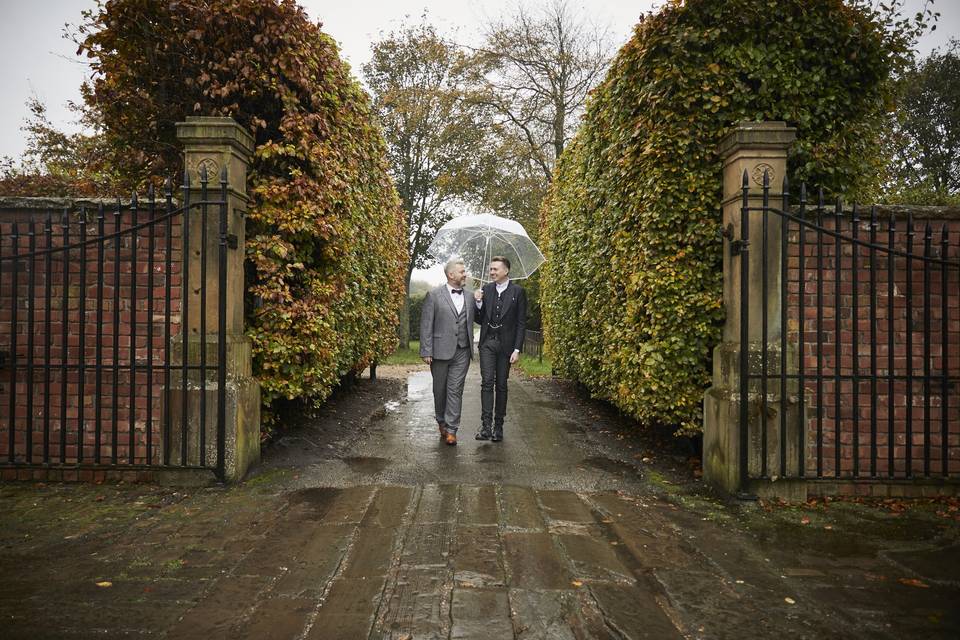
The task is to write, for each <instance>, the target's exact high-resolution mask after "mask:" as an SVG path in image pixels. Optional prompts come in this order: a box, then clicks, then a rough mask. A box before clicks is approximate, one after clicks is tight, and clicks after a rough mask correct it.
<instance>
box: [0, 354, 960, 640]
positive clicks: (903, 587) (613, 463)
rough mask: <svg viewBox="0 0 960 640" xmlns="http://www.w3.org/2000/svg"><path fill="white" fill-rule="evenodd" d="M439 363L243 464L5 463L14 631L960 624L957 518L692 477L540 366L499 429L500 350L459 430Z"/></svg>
mask: <svg viewBox="0 0 960 640" xmlns="http://www.w3.org/2000/svg"><path fill="white" fill-rule="evenodd" d="M388 382H390V381H385V382H383V383H376V384H387V383H388ZM429 382H430V381H429V374H428V373H424V372H417V373H413V374H412V375H411V376H410V378H409V380H408V381H407V382H406V384H405V386H404V385H403V384H401V383H400V382H397V381H393V382H392V384H394V385H395V386H396V387H397V389H399V390H400V391H401V393H400V397H397V398H391V399H388V400H387V402H386V403H385V404H383V406H382V407H381V409H380V410H379V411H377V412H375V413H374V414H373V416H372V418H371V419H370V420H366V419H365V417H364V418H363V419H360V418H358V416H356V415H353V414H352V412H351V409H350V402H349V397H347V398H346V399H343V398H341V400H340V402H339V404H337V407H338V408H337V410H338V411H340V412H341V413H342V414H343V420H342V421H340V422H337V421H335V420H334V421H331V420H329V419H328V420H327V424H334V425H336V424H339V427H338V428H337V429H336V430H334V431H331V430H329V429H326V430H325V431H323V432H320V431H317V430H313V431H312V430H311V428H310V426H309V424H307V425H305V426H303V427H300V428H298V429H296V430H293V431H292V432H291V433H290V434H289V435H288V436H286V437H285V438H283V439H282V440H281V441H280V443H279V444H278V445H277V446H275V447H273V448H271V449H270V450H269V451H268V453H267V455H266V457H265V460H264V462H263V463H262V465H261V466H260V468H259V469H258V470H257V471H256V472H255V473H254V474H253V475H252V477H250V478H249V479H248V480H247V481H246V482H244V483H242V484H240V485H237V486H232V487H207V488H194V489H187V488H179V489H177V488H169V487H149V486H130V485H125V486H124V485H100V486H94V485H39V486H37V485H30V484H22V483H21V484H7V485H0V497H2V507H3V509H2V515H0V527H2V528H0V550H2V556H0V570H2V575H3V581H2V583H0V615H2V618H0V637H3V638H8V639H10V638H30V639H41V638H88V637H89V638H127V637H157V638H204V639H210V638H231V639H234V638H251V639H258V640H259V639H268V638H277V639H301V638H309V639H341V638H343V639H351V638H392V639H395V640H400V639H407V640H413V639H417V640H420V639H424V640H426V639H434V638H445V639H448V638H449V639H453V638H457V639H466V638H471V639H472V638H476V639H488V638H489V639H500V638H506V639H509V638H519V639H548V638H549V639H554V638H556V639H568V638H569V639H574V638H576V639H581V638H630V639H633V638H667V639H669V638H770V637H780V638H907V637H916V638H955V637H960V614H958V609H960V577H958V576H960V572H958V565H960V553H958V549H960V546H958V541H957V538H958V536H957V531H956V525H955V524H954V525H950V526H946V527H941V526H940V525H939V524H937V523H936V522H933V523H931V522H930V521H926V520H924V521H921V522H919V523H914V522H912V521H906V520H901V521H897V522H896V523H894V524H893V525H890V524H889V523H887V522H886V521H883V522H881V521H880V520H878V516H871V515H869V514H862V513H859V512H858V513H853V514H852V515H850V516H849V517H847V518H844V517H842V513H841V515H840V516H836V517H833V516H831V517H832V518H833V519H831V520H829V521H827V520H824V521H822V522H821V521H816V522H814V523H812V524H813V526H806V527H802V526H800V525H789V524H788V523H787V522H786V520H787V519H789V518H792V516H790V517H789V518H783V517H780V518H779V519H777V518H778V516H769V517H768V516H766V515H765V514H764V513H763V512H762V511H760V510H758V509H757V508H755V507H754V508H753V509H752V511H751V510H750V509H747V508H744V507H739V506H736V505H730V504H727V503H724V502H722V501H718V500H715V499H711V498H709V497H703V496H698V495H697V494H696V492H694V493H691V494H685V493H684V492H678V491H674V490H671V488H670V482H668V481H665V480H663V479H662V478H660V479H659V481H658V480H657V474H656V473H655V472H653V471H651V472H649V473H644V472H643V470H642V469H638V467H637V466H636V465H637V462H636V460H635V458H636V456H634V455H632V453H633V452H632V451H631V450H629V449H628V447H626V445H624V444H623V442H621V441H620V440H618V439H617V438H616V437H613V435H610V434H608V435H607V436H605V435H604V434H605V433H607V430H599V431H598V430H593V429H592V426H591V424H590V418H588V417H587V415H586V414H585V412H584V409H583V407H582V405H581V404H578V402H577V401H575V400H574V399H572V398H567V397H565V395H564V392H563V390H562V389H560V390H557V389H553V392H552V393H547V391H550V389H549V385H550V384H551V383H548V382H534V381H531V380H529V379H523V378H522V377H519V376H515V377H514V378H513V379H512V380H511V393H512V395H511V398H510V415H509V416H508V421H507V424H506V429H505V441H504V442H503V443H499V444H494V443H489V442H478V441H475V440H474V439H473V438H472V434H473V431H474V430H475V428H476V426H477V425H476V418H475V416H476V414H477V413H478V411H479V397H478V395H479V394H478V387H479V376H478V372H477V371H476V367H473V368H472V369H471V372H470V377H469V378H468V381H467V385H468V391H467V394H466V397H465V402H464V406H465V407H466V409H467V411H465V416H464V426H463V427H462V430H461V433H460V435H461V442H460V444H459V445H458V446H457V447H449V446H446V445H444V444H442V443H441V442H440V440H439V436H438V433H437V430H436V425H435V423H434V422H433V420H432V397H431V395H430V386H429ZM366 384H368V385H372V384H374V383H370V382H367V383H366ZM545 390H546V391H545ZM331 411H333V410H332V409H331ZM471 411H472V413H473V415H466V414H467V413H470V412H471ZM328 418H329V416H328ZM813 517H814V518H818V517H820V516H818V515H817V514H816V513H814V514H813ZM771 519H772V520H771ZM796 519H799V515H798V516H797V518H796ZM824 522H829V524H824ZM901 522H903V523H905V524H901ZM880 531H882V532H883V534H882V535H880V534H879V533H878V532H880Z"/></svg>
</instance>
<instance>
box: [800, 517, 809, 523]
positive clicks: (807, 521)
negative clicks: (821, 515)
mask: <svg viewBox="0 0 960 640" xmlns="http://www.w3.org/2000/svg"><path fill="white" fill-rule="evenodd" d="M800 524H810V518H808V517H807V516H803V517H802V518H800Z"/></svg>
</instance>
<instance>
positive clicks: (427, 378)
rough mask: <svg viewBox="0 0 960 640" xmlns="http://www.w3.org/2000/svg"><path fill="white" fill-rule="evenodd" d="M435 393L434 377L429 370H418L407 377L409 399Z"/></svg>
mask: <svg viewBox="0 0 960 640" xmlns="http://www.w3.org/2000/svg"><path fill="white" fill-rule="evenodd" d="M432 393H433V377H432V376H431V375H430V372H429V371H417V372H414V373H411V374H410V375H409V376H408V377H407V399H408V400H416V399H419V398H423V397H424V396H425V395H428V394H432Z"/></svg>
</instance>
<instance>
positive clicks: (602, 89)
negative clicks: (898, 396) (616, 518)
mask: <svg viewBox="0 0 960 640" xmlns="http://www.w3.org/2000/svg"><path fill="white" fill-rule="evenodd" d="M865 4H866V3H853V4H851V3H845V2H842V1H841V0H776V1H775V2H774V1H767V2H762V1H761V2H758V1H757V0H687V1H686V2H684V3H670V4H668V5H666V6H665V7H663V8H662V9H661V10H660V11H659V12H657V13H655V14H651V15H648V16H645V17H644V18H642V19H641V21H640V22H639V23H638V24H637V25H636V27H635V29H634V32H633V36H632V38H631V39H630V41H629V42H628V43H627V44H626V45H625V46H624V47H623V48H622V49H621V50H620V51H619V52H618V54H617V56H616V57H615V59H614V61H613V62H612V65H611V68H610V70H609V73H608V75H607V76H606V78H605V80H604V81H603V82H602V83H601V85H600V86H599V87H598V88H597V89H596V90H595V91H594V93H593V95H592V97H591V99H590V101H589V102H588V106H587V112H586V115H585V117H584V120H583V123H582V126H581V128H580V130H579V131H578V133H577V135H576V136H575V139H574V140H573V141H572V143H571V144H570V145H569V147H568V148H567V149H566V150H565V151H564V154H563V156H562V157H561V158H560V161H559V164H558V168H557V171H556V173H555V180H554V182H553V184H552V185H551V189H550V192H549V194H548V196H547V198H546V199H545V201H544V204H543V207H542V210H541V229H542V239H543V241H544V246H545V248H546V254H547V257H548V261H547V263H546V264H545V267H544V269H545V270H544V276H543V278H544V280H543V296H542V305H543V314H544V324H545V331H546V343H547V349H548V350H549V353H550V355H551V356H552V358H553V363H554V367H555V370H556V371H557V372H558V373H559V374H560V375H562V376H565V377H569V378H572V379H575V380H578V381H580V382H582V383H583V384H584V385H585V386H586V387H587V388H588V389H589V390H590V392H591V393H592V394H593V395H594V396H596V397H599V398H602V399H605V400H608V401H610V402H612V403H613V404H615V405H616V406H617V407H619V408H620V409H622V410H623V411H624V412H626V413H627V414H629V415H630V416H632V417H634V418H635V419H637V420H638V421H639V422H640V423H641V424H643V425H653V424H667V425H673V426H674V427H675V428H677V430H678V432H685V433H695V432H697V431H698V430H699V429H700V425H701V422H702V415H701V414H702V409H701V401H702V397H703V392H704V390H705V388H706V387H707V386H708V385H709V383H710V377H711V376H710V359H711V353H712V349H713V347H714V346H715V345H716V344H717V342H718V340H719V337H720V328H721V326H722V322H723V318H724V310H723V308H722V304H721V302H722V273H721V271H722V268H721V248H722V242H721V240H720V237H719V235H718V233H717V232H718V227H719V223H720V201H721V159H720V158H719V157H718V156H717V153H716V151H715V150H716V149H717V145H718V143H719V141H720V140H721V138H722V137H723V136H724V135H725V134H726V133H727V132H728V131H730V128H731V126H732V125H734V124H735V123H737V122H739V121H741V120H784V121H786V122H787V123H788V124H790V125H792V126H795V127H796V128H797V130H798V132H797V133H798V141H797V143H796V145H795V147H794V148H793V149H792V152H791V157H790V162H789V173H790V177H791V178H792V179H793V180H794V181H795V182H794V183H796V181H797V180H807V181H808V182H811V183H814V184H818V185H823V187H824V188H825V189H826V190H827V191H828V192H830V193H832V194H844V195H846V196H850V197H857V198H866V197H870V196H871V195H872V193H873V191H874V189H875V188H876V186H877V185H876V183H875V180H876V176H878V175H879V174H880V171H879V167H880V166H882V164H883V162H882V158H881V156H880V154H879V152H878V137H879V132H880V131H881V127H882V126H883V117H884V113H885V111H886V110H887V109H888V108H890V106H891V100H892V93H891V81H890V77H891V74H892V73H893V72H895V71H896V69H897V67H898V65H902V64H903V62H904V60H905V59H906V57H907V56H908V55H909V54H908V52H909V46H908V45H909V34H906V33H905V32H904V30H903V28H902V25H900V26H898V25H895V24H893V23H892V22H891V21H890V20H889V19H887V18H885V17H884V16H881V15H880V14H878V13H877V12H876V11H874V10H872V9H870V8H869V6H865Z"/></svg>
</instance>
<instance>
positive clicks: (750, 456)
mask: <svg viewBox="0 0 960 640" xmlns="http://www.w3.org/2000/svg"><path fill="white" fill-rule="evenodd" d="M750 197H751V194H750V187H749V179H748V175H747V174H746V173H744V177H743V187H742V206H741V220H740V238H739V239H737V240H733V238H732V237H731V240H732V242H731V245H730V248H731V252H732V254H733V256H734V257H733V260H738V261H739V268H740V273H741V274H751V268H753V269H754V272H753V273H754V274H756V269H757V267H758V265H756V264H751V262H752V261H756V260H759V261H760V264H759V269H760V274H759V277H760V280H761V286H760V287H758V289H759V290H760V292H762V293H760V296H761V299H760V300H758V301H757V302H759V304H755V302H754V301H753V300H751V296H755V295H757V294H758V292H757V290H756V289H754V290H751V286H750V280H751V277H755V275H754V276H750V277H743V275H742V276H741V277H740V283H739V284H740V309H739V310H738V313H739V329H740V345H741V349H740V352H739V371H740V372H747V375H740V377H739V394H740V398H741V399H747V401H741V402H740V425H741V429H740V457H741V461H744V462H742V463H741V466H740V468H741V482H742V483H744V484H745V483H746V482H747V481H748V480H751V479H776V478H777V477H779V478H813V479H843V480H852V481H856V480H862V479H867V480H870V479H881V478H914V477H918V476H920V477H956V476H958V475H960V399H958V397H960V394H958V384H960V349H958V347H960V260H957V259H956V258H957V256H958V251H957V249H958V248H960V247H958V245H957V244H951V242H950V230H949V228H948V224H947V223H946V222H943V223H942V224H941V223H939V222H938V224H937V227H938V228H936V229H935V228H934V225H933V224H932V223H931V222H930V221H926V222H924V223H921V225H919V226H921V227H922V228H919V229H918V228H917V227H918V225H917V223H916V222H915V221H914V218H913V216H912V215H909V216H908V217H907V220H906V222H905V224H904V222H903V221H898V220H897V219H896V218H895V216H894V215H893V214H891V215H890V216H889V218H888V219H887V220H885V221H884V220H881V219H880V218H879V216H878V214H877V209H876V207H872V208H870V210H869V214H868V215H866V216H864V215H863V212H862V210H861V209H860V208H858V207H856V206H853V207H852V208H851V209H849V210H845V209H844V208H843V206H842V203H841V202H840V201H839V200H837V201H836V203H835V204H834V205H833V206H832V207H829V208H828V207H827V205H826V204H825V201H824V196H823V192H822V190H821V191H820V192H819V194H818V196H817V200H816V203H815V205H814V206H812V207H811V206H808V204H809V203H808V202H807V194H806V186H805V185H804V186H801V188H800V193H799V201H798V203H797V204H796V205H795V206H794V205H792V204H791V202H790V197H791V196H790V193H789V190H788V184H787V181H786V180H784V184H783V190H782V196H779V197H780V198H781V200H782V203H781V206H780V207H779V208H777V207H774V206H771V203H770V184H769V176H768V175H767V174H764V180H763V186H762V201H761V202H762V204H761V206H759V207H757V206H751V203H750ZM757 216H760V217H761V220H760V221H757V218H756V217H757ZM751 226H753V227H754V231H755V232H756V231H757V229H758V228H759V229H760V230H761V233H760V237H758V238H752V237H751V236H750V232H751ZM731 231H732V230H728V231H727V232H726V235H728V237H730V236H732V234H731ZM918 236H919V238H918ZM778 262H779V264H777V263H778ZM770 265H775V266H774V267H772V268H771V267H770ZM776 279H779V293H777V287H776V286H774V287H772V288H771V284H772V283H773V284H774V285H776ZM771 291H772V292H773V293H771ZM777 295H778V296H779V301H776V300H772V299H771V296H777ZM776 302H778V303H779V305H777V304H776ZM757 308H759V313H760V318H759V323H757V322H756V320H757V318H756V317H753V318H751V310H753V312H754V313H756V310H757ZM770 309H773V310H774V313H771V311H770ZM751 321H753V322H754V324H753V325H751ZM757 324H759V332H758V331H757V329H756V325H757ZM751 326H753V327H754V329H753V334H751V329H750V327H751ZM756 333H759V335H755V334H756ZM771 423H772V424H771Z"/></svg>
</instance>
